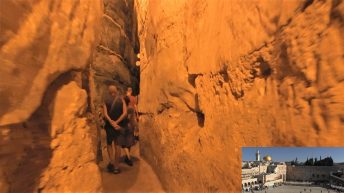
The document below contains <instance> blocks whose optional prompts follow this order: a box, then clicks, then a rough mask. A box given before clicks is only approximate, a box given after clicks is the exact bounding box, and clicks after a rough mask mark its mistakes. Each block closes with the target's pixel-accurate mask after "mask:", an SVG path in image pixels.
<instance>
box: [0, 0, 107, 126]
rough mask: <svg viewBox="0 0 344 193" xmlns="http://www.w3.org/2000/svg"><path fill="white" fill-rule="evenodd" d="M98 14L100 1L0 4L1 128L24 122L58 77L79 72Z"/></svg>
mask: <svg viewBox="0 0 344 193" xmlns="http://www.w3.org/2000/svg"><path fill="white" fill-rule="evenodd" d="M100 15H101V4H100V2H99V1H93V0H85V1H84V0H83V1H79V0H77V1H69V0H63V1H53V0H46V1H43V0H30V1H10V0H5V1H1V5H0V25H1V28H0V36H1V39H0V63H1V67H0V77H1V85H0V105H1V108H0V125H6V124H13V123H19V122H22V121H24V120H25V119H27V118H28V117H29V116H30V115H31V114H32V112H34V111H35V110H36V109H37V108H38V107H39V105H40V102H41V99H42V96H43V94H44V92H45V90H46V88H47V87H48V85H49V84H50V83H51V82H52V81H53V80H55V79H56V78H57V77H58V76H59V75H60V74H62V73H64V72H67V71H69V70H72V69H83V68H85V67H86V65H87V60H88V59H89V57H90V54H91V49H92V47H93V46H94V44H93V42H94V41H95V38H96V34H97V32H96V29H97V25H98V23H99V17H100Z"/></svg>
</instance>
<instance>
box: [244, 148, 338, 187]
mask: <svg viewBox="0 0 344 193" xmlns="http://www.w3.org/2000/svg"><path fill="white" fill-rule="evenodd" d="M242 156H243V158H242V173H241V178H242V192H266V193H267V192H324V193H325V192H344V148H297V147H294V148H284V147H276V148H272V147H269V148H266V147H245V148H242ZM288 157H290V158H288Z"/></svg>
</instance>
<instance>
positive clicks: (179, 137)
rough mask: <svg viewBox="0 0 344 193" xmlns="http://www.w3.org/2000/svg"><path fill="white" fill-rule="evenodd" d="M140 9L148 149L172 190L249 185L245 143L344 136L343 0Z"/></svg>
mask: <svg viewBox="0 0 344 193" xmlns="http://www.w3.org/2000/svg"><path fill="white" fill-rule="evenodd" d="M136 9H137V12H138V25H139V39H140V44H141V46H140V47H141V50H140V52H141V56H142V62H141V77H140V79H141V82H140V104H139V109H140V111H142V112H143V114H144V115H143V116H142V119H141V121H142V122H141V130H140V132H141V136H142V137H141V139H142V140H141V150H142V153H143V156H144V157H145V158H146V159H147V160H148V161H149V162H150V163H151V165H152V166H153V167H154V168H155V170H156V172H157V173H158V175H159V177H160V179H161V180H162V183H163V185H164V186H165V188H166V189H167V190H169V191H171V192H181V191H182V192H228V191H229V192H230V191H233V192H239V191H241V186H240V184H241V179H240V168H241V163H240V162H241V147H242V146H340V145H344V141H343V140H342V139H343V137H344V133H343V129H344V123H343V120H344V111H343V109H344V98H343V97H344V93H343V89H344V82H343V71H344V68H343V63H344V59H343V53H344V50H343V48H344V43H343V39H344V38H343V34H342V33H341V31H343V30H344V29H343V26H344V23H343V13H344V2H343V1H340V0H333V1H330V0H328V1H308V0H307V1H296V0H295V1H294V0H292V1H286V0H285V1H283V0H280V1H240V0H232V1H225V0H223V1H206V0H192V1H159V0H156V1H149V0H148V1H146V0H139V1H137V2H136Z"/></svg>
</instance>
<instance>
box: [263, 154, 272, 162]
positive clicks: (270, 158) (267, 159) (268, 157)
mask: <svg viewBox="0 0 344 193" xmlns="http://www.w3.org/2000/svg"><path fill="white" fill-rule="evenodd" d="M263 159H264V161H266V162H271V161H272V157H271V156H269V155H266V156H265V157H264V158H263Z"/></svg>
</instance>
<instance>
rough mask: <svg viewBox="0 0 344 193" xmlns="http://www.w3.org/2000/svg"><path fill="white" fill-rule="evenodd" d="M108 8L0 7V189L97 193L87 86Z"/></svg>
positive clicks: (47, 1)
mask: <svg viewBox="0 0 344 193" xmlns="http://www.w3.org/2000/svg"><path fill="white" fill-rule="evenodd" d="M101 12H102V6H101V4H100V2H99V1H94V0H82V1H81V0H80V1H79V0H76V1H69V0H62V1H53V0H29V1H11V0H4V1H1V3H0V63H1V65H0V77H1V83H0V146H1V149H0V192H78V191H81V192H99V191H101V176H100V171H99V169H98V166H97V165H96V163H95V158H96V157H95V147H96V145H95V138H96V130H95V128H94V126H93V123H92V122H89V121H88V120H87V119H86V108H87V94H86V91H85V90H83V89H82V88H83V87H85V86H86V85H85V84H83V82H85V81H83V69H84V68H85V67H87V64H88V62H89V59H90V55H91V53H92V50H93V49H94V44H95V41H96V38H97V37H96V34H98V32H97V29H98V23H99V20H100V17H101Z"/></svg>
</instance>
